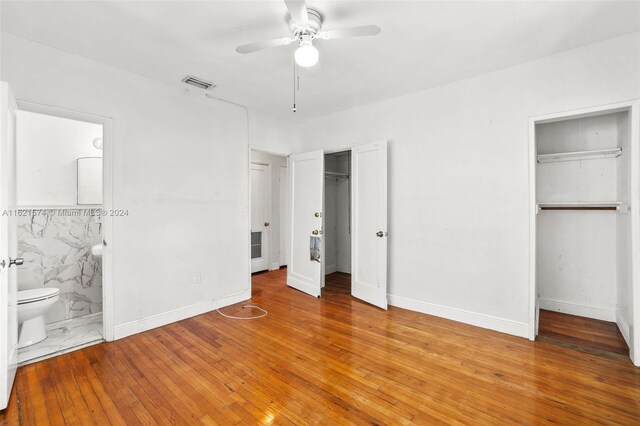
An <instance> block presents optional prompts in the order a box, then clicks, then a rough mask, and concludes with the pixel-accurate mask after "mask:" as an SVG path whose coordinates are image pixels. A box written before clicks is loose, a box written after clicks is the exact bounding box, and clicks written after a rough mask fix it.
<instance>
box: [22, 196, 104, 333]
mask: <svg viewBox="0 0 640 426" xmlns="http://www.w3.org/2000/svg"><path fill="white" fill-rule="evenodd" d="M93 212H94V210H92V209H84V208H69V209H58V208H52V209H38V210H33V211H32V212H30V214H28V215H24V216H19V217H18V252H19V256H20V257H23V258H24V265H22V266H21V267H20V268H19V269H18V289H19V290H27V289H31V288H41V287H56V288H59V289H60V300H59V301H58V302H57V303H56V305H55V306H53V307H52V308H51V309H50V310H49V312H48V313H47V314H46V315H45V322H46V323H52V322H57V321H61V320H64V319H69V318H75V317H80V316H83V315H87V314H93V313H97V312H102V264H101V261H100V260H98V259H96V258H94V257H93V255H92V254H91V247H92V246H93V245H95V244H99V243H100V242H101V240H102V237H101V227H102V225H101V223H100V218H99V216H95V215H93V214H92V213H93Z"/></svg>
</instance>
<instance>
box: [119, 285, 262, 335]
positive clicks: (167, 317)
mask: <svg viewBox="0 0 640 426" xmlns="http://www.w3.org/2000/svg"><path fill="white" fill-rule="evenodd" d="M249 299H251V288H249V289H247V290H245V291H243V292H242V293H239V294H235V295H233V296H228V297H223V298H220V299H216V300H207V301H204V302H200V303H196V304H194V305H190V306H185V307H182V308H178V309H174V310H173V311H169V312H164V313H161V314H156V315H152V316H150V317H146V318H141V319H138V320H135V321H131V322H127V323H124V324H120V325H117V326H116V327H115V328H114V330H113V338H114V340H117V339H122V338H123V337H127V336H131V335H133V334H137V333H142V332H143V331H147V330H151V329H154V328H157V327H162V326H163V325H167V324H171V323H172V322H176V321H181V320H183V319H186V318H190V317H194V316H196V315H200V314H204V313H206V312H210V311H213V310H214V309H219V308H222V307H225V306H229V305H233V304H234V303H239V302H242V301H243V300H249Z"/></svg>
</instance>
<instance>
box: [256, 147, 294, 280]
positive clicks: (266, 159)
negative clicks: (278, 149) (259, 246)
mask: <svg viewBox="0 0 640 426" xmlns="http://www.w3.org/2000/svg"><path fill="white" fill-rule="evenodd" d="M249 155H250V159H251V161H252V162H255V163H258V164H265V165H269V166H271V176H269V179H270V180H271V214H270V217H269V228H270V230H269V269H270V270H273V269H278V268H279V267H280V266H281V259H282V256H281V255H282V253H281V252H282V249H283V247H282V243H284V242H283V241H281V235H280V228H281V226H283V225H281V224H280V221H281V217H280V216H281V215H280V210H281V208H282V203H281V199H280V196H281V194H280V192H281V191H280V189H281V188H280V168H281V167H284V168H286V167H287V157H284V156H280V155H273V154H268V153H265V152H262V151H256V150H251V152H250V154H249ZM285 226H286V224H285Z"/></svg>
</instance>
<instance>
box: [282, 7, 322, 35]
mask: <svg viewBox="0 0 640 426" xmlns="http://www.w3.org/2000/svg"><path fill="white" fill-rule="evenodd" d="M307 15H308V16H309V24H308V25H306V26H304V27H300V26H298V25H297V24H296V23H295V22H294V20H293V18H292V17H291V16H290V15H287V19H288V21H289V29H290V30H291V32H292V33H293V34H294V35H295V36H296V37H300V36H302V35H315V34H317V33H318V32H319V31H320V30H321V29H322V21H323V19H324V18H323V16H322V14H321V13H320V12H318V11H317V10H315V9H311V8H309V7H308V8H307Z"/></svg>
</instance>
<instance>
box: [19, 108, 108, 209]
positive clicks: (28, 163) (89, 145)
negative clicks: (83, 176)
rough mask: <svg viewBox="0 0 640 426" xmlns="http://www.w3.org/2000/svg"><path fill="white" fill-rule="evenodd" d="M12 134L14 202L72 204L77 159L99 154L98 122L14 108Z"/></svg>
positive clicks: (99, 126)
mask: <svg viewBox="0 0 640 426" xmlns="http://www.w3.org/2000/svg"><path fill="white" fill-rule="evenodd" d="M16 134H17V146H16V154H17V158H16V172H17V176H16V180H17V197H18V205H22V206H75V205H76V202H77V195H78V192H77V183H78V179H77V177H78V173H77V171H78V170H77V159H78V158H81V157H102V150H99V149H96V148H95V147H94V146H93V141H94V139H96V138H101V137H102V125H100V124H93V123H85V122H82V121H77V120H70V119H67V118H62V117H54V116H51V115H46V114H37V113H33V112H28V111H18V113H17V133H16Z"/></svg>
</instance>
